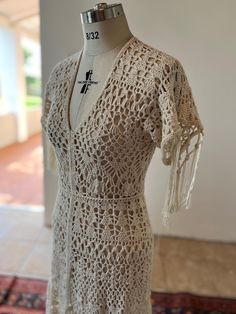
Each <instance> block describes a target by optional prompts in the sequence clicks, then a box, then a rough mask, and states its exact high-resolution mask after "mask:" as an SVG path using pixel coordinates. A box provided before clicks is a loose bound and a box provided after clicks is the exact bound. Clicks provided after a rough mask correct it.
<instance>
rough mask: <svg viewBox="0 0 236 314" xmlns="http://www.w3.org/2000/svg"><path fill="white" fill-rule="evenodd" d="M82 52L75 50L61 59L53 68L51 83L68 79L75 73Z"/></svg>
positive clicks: (50, 76)
mask: <svg viewBox="0 0 236 314" xmlns="http://www.w3.org/2000/svg"><path fill="white" fill-rule="evenodd" d="M79 54H80V52H75V53H73V54H71V55H69V56H67V57H65V58H63V59H61V60H59V61H58V62H57V63H56V64H55V65H54V66H53V67H52V69H51V72H50V75H49V80H48V81H50V82H51V83H53V82H54V81H56V82H58V81H61V80H65V79H68V78H69V77H70V76H71V74H72V73H73V71H74V69H75V67H76V64H77V61H78V57H79Z"/></svg>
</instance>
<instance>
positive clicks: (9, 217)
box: [0, 209, 236, 297]
mask: <svg viewBox="0 0 236 314" xmlns="http://www.w3.org/2000/svg"><path fill="white" fill-rule="evenodd" d="M0 221H1V223H0V230H1V232H0V256H1V258H0V273H10V274H11V273H14V274H18V275H24V276H26V277H34V278H44V279H47V278H48V275H49V272H50V254H51V230H50V229H48V228H46V227H44V226H43V212H27V211H19V210H17V211H14V210H13V209H11V210H9V209H8V210H4V209H0ZM235 261H236V244H224V243H214V242H208V241H199V240H190V239H180V238H176V237H158V238H157V237H156V238H155V252H154V260H153V281H152V289H153V290H156V291H187V292H193V293H198V294H202V295H213V296H225V297H236V263H235Z"/></svg>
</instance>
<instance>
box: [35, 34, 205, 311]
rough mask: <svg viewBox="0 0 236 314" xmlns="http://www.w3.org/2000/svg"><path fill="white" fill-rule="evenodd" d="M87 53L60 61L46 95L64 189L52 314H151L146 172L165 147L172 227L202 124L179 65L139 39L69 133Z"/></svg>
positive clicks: (44, 119) (57, 220)
mask: <svg viewBox="0 0 236 314" xmlns="http://www.w3.org/2000/svg"><path fill="white" fill-rule="evenodd" d="M80 55H81V51H79V52H76V53H74V54H73V55H71V56H69V57H67V58H65V59H63V60H62V61H60V62H58V63H57V64H56V65H55V66H54V68H53V69H52V71H51V74H50V77H49V80H48V82H47V84H46V87H45V91H44V104H43V112H42V116H41V124H42V127H43V130H44V132H45V133H46V136H47V138H48V140H49V142H50V144H51V146H52V147H53V153H54V154H55V160H56V169H57V170H56V171H57V174H58V186H59V188H58V193H57V197H56V201H55V206H54V209H53V214H52V230H53V249H52V262H51V263H52V264H51V274H50V279H49V282H48V289H47V302H46V313H47V314H59V313H60V314H65V313H67V314H72V313H73V314H150V313H151V299H150V296H151V276H152V266H153V265H152V261H153V233H152V229H151V225H150V221H149V217H148V213H147V207H146V201H145V195H144V181H145V176H146V172H147V169H148V166H149V164H150V161H151V159H152V156H153V154H154V151H155V149H156V148H157V147H158V148H159V149H160V152H161V155H162V160H163V163H164V164H165V165H168V166H169V167H170V179H169V186H168V191H167V194H166V201H165V204H164V206H163V211H162V217H163V223H164V225H166V226H167V225H168V221H169V217H170V214H171V213H174V212H176V211H178V210H179V209H181V208H186V207H187V208H188V207H189V200H190V193H191V190H192V188H193V182H194V177H195V172H196V168H197V162H198V159H199V153H200V148H201V144H202V138H203V126H202V124H201V121H200V119H199V116H198V112H197V109H196V106H195V103H194V100H193V97H192V93H191V88H190V86H189V84H188V80H187V77H186V75H185V72H184V70H183V67H182V65H181V63H180V61H178V60H177V59H176V58H174V57H173V56H170V55H169V54H167V53H165V52H163V51H160V50H158V49H156V48H153V47H151V46H149V45H147V44H145V43H144V42H142V41H141V40H139V39H138V38H137V37H135V36H133V37H132V38H131V39H130V40H129V41H128V42H127V43H126V44H125V45H124V46H123V47H122V48H121V50H120V51H119V53H118V55H117V56H116V58H115V60H114V62H113V64H112V67H111V70H110V72H109V75H108V77H107V79H106V82H105V84H104V86H103V88H102V91H101V93H100V95H99V97H98V99H97V101H96V102H95V103H94V104H93V105H92V107H91V110H90V112H89V113H88V115H87V117H86V118H85V119H84V120H82V121H81V122H80V123H79V125H78V127H77V128H76V129H75V130H73V129H71V125H70V120H69V109H70V108H69V106H70V99H71V94H72V90H73V86H74V83H75V78H76V74H77V71H78V68H79V63H80V62H79V60H80ZM192 143H193V144H192ZM191 145H192V148H191ZM51 153H52V152H51Z"/></svg>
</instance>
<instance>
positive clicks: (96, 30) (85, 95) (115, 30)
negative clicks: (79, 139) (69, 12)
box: [69, 3, 133, 129]
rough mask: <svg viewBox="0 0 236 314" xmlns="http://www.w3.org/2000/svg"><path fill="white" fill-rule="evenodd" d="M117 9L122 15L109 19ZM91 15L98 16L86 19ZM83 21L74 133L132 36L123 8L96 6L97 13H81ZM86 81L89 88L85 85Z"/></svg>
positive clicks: (73, 103) (72, 107)
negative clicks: (114, 62) (111, 13)
mask: <svg viewBox="0 0 236 314" xmlns="http://www.w3.org/2000/svg"><path fill="white" fill-rule="evenodd" d="M114 7H117V8H118V9H119V12H118V13H119V15H118V16H116V15H114V14H113V15H110V16H106V13H107V12H109V10H111V8H112V9H114ZM91 12H92V13H94V12H96V13H97V16H95V17H96V18H93V19H91V18H90V19H88V18H87V17H88V16H90V15H91ZM81 20H82V30H83V38H84V47H83V50H82V56H81V57H80V63H79V69H78V72H77V76H76V80H75V82H74V87H73V92H72V96H71V100H70V119H69V120H70V123H71V128H72V129H75V128H76V126H77V125H78V124H79V123H80V122H81V121H82V120H83V119H84V118H86V116H87V114H88V112H89V110H90V108H91V106H92V105H93V103H94V102H95V101H96V99H97V98H98V95H99V93H100V90H101V88H102V86H103V84H104V81H105V79H106V77H107V75H108V73H109V70H110V68H111V65H112V63H113V61H114V59H115V57H116V55H117V53H118V52H119V50H120V49H121V47H122V46H123V45H124V44H125V43H126V42H127V41H128V40H129V39H130V38H131V37H132V36H133V35H132V33H131V32H130V29H129V26H128V23H127V20H126V16H125V14H124V11H123V9H122V5H121V4H113V5H107V4H106V3H101V4H97V5H96V6H95V7H94V9H92V10H89V11H86V12H82V13H81ZM94 21H95V22H94ZM86 75H87V77H86ZM86 79H87V82H89V83H90V84H86ZM86 85H87V86H86Z"/></svg>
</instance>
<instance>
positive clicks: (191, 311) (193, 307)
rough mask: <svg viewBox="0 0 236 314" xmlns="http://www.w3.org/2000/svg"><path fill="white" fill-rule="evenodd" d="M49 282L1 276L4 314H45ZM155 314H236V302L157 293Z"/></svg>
mask: <svg viewBox="0 0 236 314" xmlns="http://www.w3.org/2000/svg"><path fill="white" fill-rule="evenodd" d="M46 288H47V281H46V280H39V279H29V278H19V277H16V276H6V275H0V314H29V313H30V314H31V313H33V314H44V313H45V295H46ZM151 302H152V309H153V311H152V313H153V314H236V299H229V298H218V297H206V296H199V295H196V294H192V293H187V292H181V293H166V292H154V291H152V295H151Z"/></svg>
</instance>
